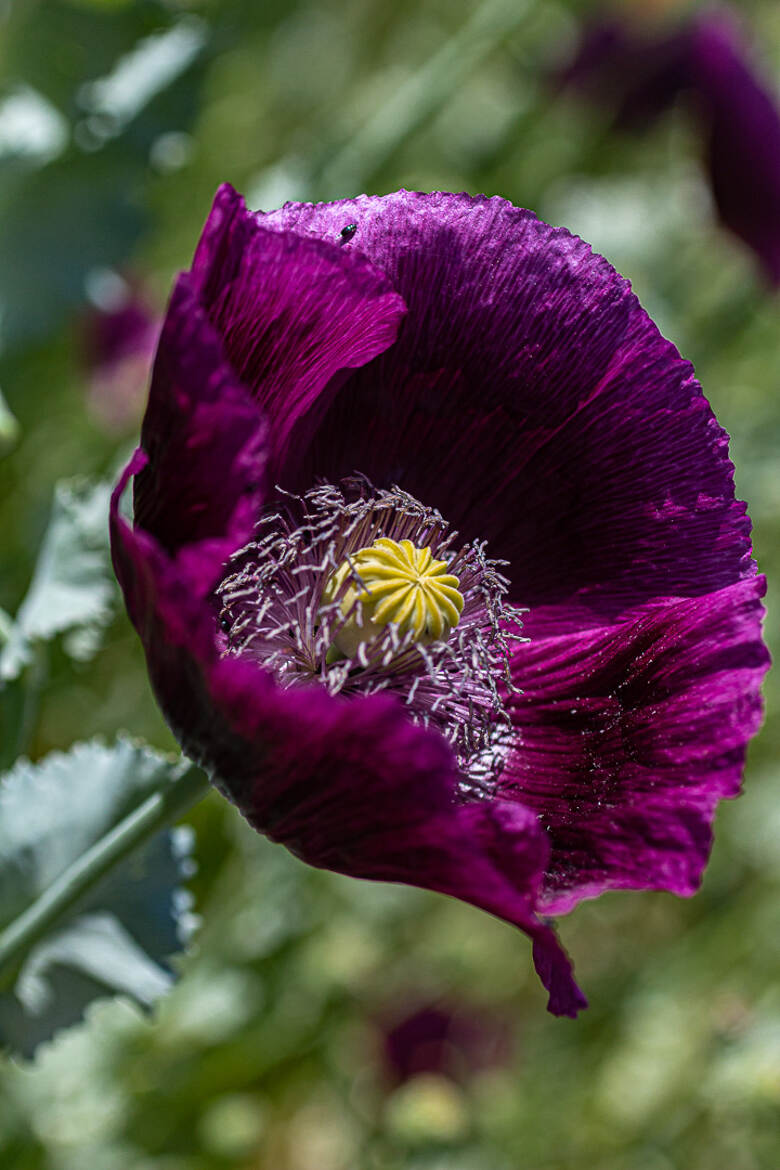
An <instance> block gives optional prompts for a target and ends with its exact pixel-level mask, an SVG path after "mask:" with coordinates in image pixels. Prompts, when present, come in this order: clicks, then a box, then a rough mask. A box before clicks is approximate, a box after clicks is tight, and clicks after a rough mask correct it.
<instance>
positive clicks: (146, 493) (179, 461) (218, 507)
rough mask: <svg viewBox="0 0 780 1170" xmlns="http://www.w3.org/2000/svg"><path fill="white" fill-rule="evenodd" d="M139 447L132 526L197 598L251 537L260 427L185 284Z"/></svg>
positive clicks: (183, 281) (168, 326)
mask: <svg viewBox="0 0 780 1170" xmlns="http://www.w3.org/2000/svg"><path fill="white" fill-rule="evenodd" d="M141 446H142V448H143V450H144V452H145V453H146V456H147V464H146V466H145V468H144V470H143V471H141V473H140V474H139V475H138V478H137V479H136V482H135V517H136V521H137V523H138V525H139V526H140V527H141V528H142V529H144V530H145V531H146V532H147V533H148V534H149V535H150V536H152V537H154V539H155V540H156V541H158V542H159V544H160V545H161V547H162V548H163V549H165V550H166V551H167V552H168V553H169V554H171V555H178V556H180V557H181V558H185V559H186V560H187V562H188V565H189V572H190V576H191V584H192V586H193V587H194V588H195V589H196V590H197V592H198V594H199V595H200V596H202V595H203V594H205V593H207V592H208V591H209V590H210V589H211V588H212V587H213V586H214V584H215V581H216V578H217V577H218V575H219V573H220V572H221V569H222V566H223V564H224V562H225V560H226V559H227V557H228V556H229V555H230V554H231V553H232V552H233V551H234V550H235V549H236V548H240V547H241V546H242V545H243V544H245V543H246V541H247V540H249V538H250V536H251V535H252V532H253V531H254V524H255V521H256V518H257V514H258V509H259V507H260V504H261V501H262V490H261V489H262V483H263V472H264V463H265V458H266V450H267V426H266V423H265V420H264V419H263V417H262V414H261V412H260V409H259V408H258V406H257V405H256V403H255V402H253V400H252V398H251V397H250V395H249V394H248V392H247V391H246V389H245V388H244V386H242V384H241V383H240V382H239V381H238V379H237V378H236V375H235V374H234V373H233V371H232V369H231V368H230V366H229V365H228V364H227V362H226V361H225V359H224V357H223V354H222V349H221V346H220V341H219V338H218V337H217V335H216V334H215V332H214V330H213V329H212V328H211V326H210V325H209V322H208V320H207V319H206V317H205V314H204V313H203V310H202V309H201V308H200V307H199V305H198V304H197V302H196V301H195V300H194V298H193V295H192V291H191V288H190V282H189V279H188V278H187V277H186V276H183V277H180V278H179V282H178V284H177V285H176V288H175V289H174V292H173V295H172V297H171V303H170V305H169V308H168V313H167V316H166V319H165V323H164V325H163V331H162V334H161V337H160V343H159V347H158V351H157V358H156V361H155V365H154V372H153V374H152V385H151V390H150V393H149V405H148V407H147V411H146V416H145V418H144V424H143V429H142V432H141Z"/></svg>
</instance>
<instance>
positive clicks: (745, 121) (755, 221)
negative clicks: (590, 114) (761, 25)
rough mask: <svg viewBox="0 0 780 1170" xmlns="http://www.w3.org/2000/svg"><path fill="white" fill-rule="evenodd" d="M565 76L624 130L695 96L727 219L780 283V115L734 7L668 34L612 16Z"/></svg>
mask: <svg viewBox="0 0 780 1170" xmlns="http://www.w3.org/2000/svg"><path fill="white" fill-rule="evenodd" d="M561 79H562V81H563V83H564V84H568V85H573V86H575V87H576V88H578V89H580V90H581V91H583V92H585V93H587V94H589V95H590V96H591V97H592V98H593V100H595V101H597V102H598V103H599V104H600V105H602V106H603V107H604V109H606V110H609V111H610V112H611V114H612V118H613V121H614V124H615V125H617V126H620V127H622V128H624V129H634V130H637V129H641V128H643V127H644V126H646V125H648V124H649V123H651V122H652V121H653V120H654V119H655V118H656V117H658V116H659V115H660V114H662V113H663V112H664V111H665V110H666V109H667V108H668V107H669V106H671V105H672V104H673V103H674V102H675V101H677V100H678V98H680V97H681V96H682V97H685V98H687V100H688V101H689V102H690V103H691V105H692V107H693V109H694V111H695V113H696V115H697V117H698V119H699V121H700V124H701V127H702V133H703V136H704V139H705V142H706V155H707V158H706V162H707V170H708V174H709V179H710V184H711V187H712V193H713V197H714V199H715V205H716V207H717V209H718V214H719V215H720V218H721V220H722V221H723V223H724V224H725V226H726V227H727V228H729V229H730V230H731V231H732V232H734V234H735V235H737V236H739V237H740V239H742V240H743V241H744V242H745V243H746V244H747V245H748V246H749V247H750V248H751V249H752V250H753V251H754V252H755V254H756V255H757V256H758V259H759V261H760V262H761V264H762V266H763V268H764V270H765V272H766V274H767V276H768V277H769V279H770V281H771V282H772V284H774V285H777V284H778V283H780V113H778V108H777V102H776V99H775V97H774V95H773V94H772V92H771V90H770V89H769V87H768V85H767V84H766V83H765V82H764V81H762V79H761V78H760V76H759V75H758V73H757V72H756V69H755V67H754V65H753V64H752V62H751V54H750V52H749V50H748V47H747V46H746V44H745V43H744V40H743V37H742V35H741V33H740V30H739V27H738V25H737V22H736V20H735V18H734V17H733V16H732V14H731V13H730V12H728V11H726V10H721V11H716V12H709V13H704V14H701V15H699V16H696V17H694V18H692V19H691V20H690V21H688V22H687V23H685V24H683V25H681V26H680V27H679V28H677V29H675V30H674V31H672V32H671V33H660V34H659V33H656V34H652V33H650V32H649V31H648V32H640V31H638V29H637V27H636V26H635V25H629V24H627V23H624V22H622V21H620V20H616V19H614V18H611V19H607V18H605V19H604V20H602V21H600V22H595V23H593V24H592V25H591V26H590V27H589V28H587V29H586V30H585V32H584V33H583V37H582V40H581V42H580V45H579V48H578V50H577V52H576V54H575V56H574V58H573V60H572V61H571V62H570V63H569V65H568V66H567V67H566V68H565V69H564V70H563V72H562V74H561Z"/></svg>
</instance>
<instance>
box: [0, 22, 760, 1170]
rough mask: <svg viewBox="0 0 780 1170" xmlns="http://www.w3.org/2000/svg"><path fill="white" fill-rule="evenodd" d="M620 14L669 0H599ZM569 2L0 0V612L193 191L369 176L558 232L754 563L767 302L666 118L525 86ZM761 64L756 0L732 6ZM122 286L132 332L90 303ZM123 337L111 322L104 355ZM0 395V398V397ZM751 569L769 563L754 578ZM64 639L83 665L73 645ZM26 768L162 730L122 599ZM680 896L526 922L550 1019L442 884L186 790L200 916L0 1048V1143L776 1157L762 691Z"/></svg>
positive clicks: (376, 186)
mask: <svg viewBox="0 0 780 1170" xmlns="http://www.w3.org/2000/svg"><path fill="white" fill-rule="evenodd" d="M620 8H621V12H623V13H624V14H625V13H626V12H628V11H629V10H631V15H632V17H633V18H635V19H637V20H667V21H670V22H672V23H674V22H675V21H678V20H681V19H684V18H685V16H686V14H688V13H689V12H690V10H691V8H692V6H691V5H690V4H684V3H677V4H675V3H669V2H667V3H665V4H662V3H660V2H658V0H657V2H656V3H651V2H650V0H645V3H640V2H639V0H637V2H636V3H633V4H631V3H629V2H628V0H625V2H624V3H623V4H622V5H621V6H620ZM593 11H594V5H592V4H584V3H576V2H574V0H571V2H569V0H485V2H484V3H483V4H481V5H479V4H475V3H472V2H467V0H394V3H392V4H391V3H388V2H387V0H346V2H345V0H263V2H254V0H212V2H209V0H202V2H200V3H198V2H191V3H187V2H184V0H182V2H179V3H175V2H173V0H171V2H168V3H164V2H162V0H67V2H66V0H19V2H18V3H13V2H11V3H9V2H8V0H6V2H5V3H2V4H0V184H1V186H0V304H1V306H2V321H1V327H0V328H1V332H2V353H1V354H0V362H1V363H2V369H1V378H2V391H3V393H4V395H5V400H6V401H7V404H8V407H9V408H10V410H11V412H12V415H13V417H14V418H15V420H16V424H14V422H13V420H12V417H11V416H10V415H9V414H8V413H7V412H6V411H5V408H4V407H3V408H2V409H0V443H1V444H2V448H3V458H2V459H0V531H1V532H2V540H1V541H0V606H2V607H3V608H4V609H6V610H7V611H9V612H14V610H15V609H16V607H17V605H18V604H19V601H20V600H21V598H22V597H23V596H24V593H25V591H26V588H27V585H28V583H29V579H30V575H31V573H32V571H33V566H34V564H35V559H36V550H37V548H38V545H39V542H40V539H41V535H42V533H43V531H44V529H45V525H46V521H47V516H48V512H49V508H50V504H51V499H52V492H53V488H54V484H55V482H56V481H57V480H58V479H60V478H62V477H64V476H72V475H74V474H84V475H94V476H110V475H112V474H113V473H114V471H115V469H116V467H117V466H118V464H119V462H120V461H121V459H122V457H123V456H124V455H125V454H126V452H127V451H128V450H129V448H130V445H131V444H132V441H133V435H134V432H135V429H136V428H137V425H138V420H139V417H140V412H141V410H142V406H143V395H144V385H145V369H146V366H147V363H148V354H149V349H150V346H151V344H152V342H153V335H154V321H155V318H156V316H157V315H158V314H159V313H160V312H161V311H162V309H163V307H164V304H165V299H166V295H167V292H168V290H169V288H170V285H171V282H172V278H173V275H174V274H175V272H176V271H177V270H178V269H180V268H183V267H186V266H187V265H188V263H189V259H190V257H191V254H192V250H193V247H194V244H195V242H196V239H197V236H198V234H199V230H200V227H201V225H202V222H203V220H204V218H205V216H206V214H207V211H208V208H209V205H210V201H211V198H212V196H213V193H214V190H215V189H216V187H217V185H218V184H219V183H220V182H221V181H223V180H225V179H228V180H230V181H231V182H232V183H233V184H234V185H235V186H236V187H237V188H238V189H239V190H240V191H242V192H244V193H246V195H247V198H248V201H249V203H250V206H253V207H264V208H270V207H273V206H277V205H279V204H280V203H281V202H283V201H284V200H286V199H295V198H313V199H328V198H334V197H338V196H340V195H346V194H352V193H354V192H356V191H360V190H366V191H368V192H384V191H387V190H393V189H395V188H398V187H401V186H405V187H409V188H417V189H422V190H432V189H445V190H462V189H465V190H467V191H470V192H478V191H484V192H487V193H489V194H501V195H504V196H506V197H507V198H509V199H511V200H512V201H513V202H514V203H516V204H520V205H523V206H527V207H530V208H533V209H534V210H535V211H536V212H537V213H538V214H539V215H540V216H541V217H542V218H544V219H546V220H548V221H549V222H551V223H555V224H564V225H566V226H568V227H570V228H571V229H573V230H574V231H576V232H578V233H579V234H581V235H583V236H584V237H585V238H586V239H588V240H589V241H590V242H591V243H593V245H594V246H595V247H596V248H597V249H598V250H599V251H601V252H603V253H604V254H605V255H606V256H607V257H608V258H609V259H610V260H611V261H612V263H613V264H614V265H615V266H616V267H617V268H618V269H619V270H620V271H621V272H622V273H624V274H625V275H626V276H627V277H629V278H630V279H631V280H632V281H633V284H634V287H635V289H636V291H637V293H638V294H639V297H640V299H641V300H642V302H643V303H644V305H645V307H646V308H647V309H648V310H649V311H650V312H651V314H652V315H653V316H654V318H655V319H656V321H657V322H658V323H659V325H660V327H661V329H662V331H663V332H664V333H665V334H666V336H668V337H670V338H671V339H672V340H674V342H675V343H676V344H677V345H678V347H679V348H680V350H681V351H682V353H683V354H684V355H685V356H687V357H689V358H691V359H692V360H693V361H694V363H695V365H696V368H697V372H698V374H699V377H700V379H701V381H702V383H703V385H704V388H705V392H706V393H707V395H708V397H709V398H710V400H711V402H712V403H713V406H714V407H715V410H716V412H717V414H718V417H719V419H720V421H721V422H722V423H723V425H724V426H725V427H726V429H727V430H728V431H729V432H730V434H731V435H732V455H733V458H734V461H735V464H736V467H737V487H738V493H739V495H740V496H741V497H743V498H745V499H747V500H748V502H749V507H750V512H751V515H752V517H753V520H754V523H755V545H756V551H757V555H758V558H759V560H760V563H761V565H762V567H763V568H764V570H765V571H766V572H767V574H768V575H769V577H770V592H769V619H768V637H769V640H770V643H774V645H775V646H776V645H777V636H778V618H777V615H778V612H780V607H779V606H778V600H779V599H778V593H777V589H778V585H777V584H776V582H778V581H780V549H779V548H778V535H779V534H780V448H779V447H778V442H779V441H780V384H779V383H780V330H779V329H778V303H777V298H776V296H775V294H774V293H773V291H772V290H771V288H770V287H769V286H768V285H767V283H766V282H765V280H764V278H763V277H762V274H761V272H760V270H759V268H758V266H757V264H756V261H755V258H754V257H753V256H752V255H751V254H750V253H749V252H748V251H747V250H746V249H745V248H744V247H743V246H742V245H741V244H740V243H739V241H737V240H735V239H734V238H733V237H731V236H730V235H729V234H727V233H726V232H725V231H724V230H723V229H722V228H721V227H719V226H718V223H717V219H716V214H715V211H714V208H713V205H712V201H711V196H710V194H709V191H708V186H707V182H706V176H705V172H704V170H703V168H702V162H701V159H702V151H703V146H702V141H701V137H700V134H699V132H698V130H697V127H696V125H695V124H694V122H693V121H692V120H691V118H690V117H689V115H688V113H687V112H686V111H685V110H684V109H683V108H679V109H672V110H670V111H669V112H668V113H667V114H666V115H665V116H664V117H663V118H662V119H660V120H659V121H658V122H657V123H656V124H655V125H653V126H652V127H649V128H647V129H646V130H645V131H643V132H642V133H629V132H620V131H617V130H615V129H614V127H611V125H610V118H609V116H608V112H607V111H605V110H604V109H601V108H597V107H596V106H594V105H592V104H589V103H588V102H587V101H586V100H584V98H583V97H582V95H581V94H579V93H572V92H560V89H559V88H557V87H556V85H555V84H554V83H553V81H552V78H554V76H555V73H556V70H557V69H558V68H559V67H560V65H561V64H562V63H563V62H565V60H566V58H567V56H568V55H569V54H570V53H571V52H572V50H573V47H574V44H575V42H576V38H577V31H578V27H579V23H580V21H581V20H582V18H583V17H585V16H587V15H592V14H593ZM739 11H740V15H741V16H742V17H743V19H744V21H745V25H746V28H747V30H748V36H749V39H750V41H751V42H752V44H753V47H754V52H755V61H756V64H757V67H758V68H760V70H761V71H762V75H763V77H764V78H765V80H766V81H767V82H768V83H769V84H770V85H775V86H778V87H780V8H778V6H777V4H776V2H775V0H752V2H748V0H743V3H741V4H740V6H739ZM116 310H123V311H126V313H127V315H128V316H127V318H126V322H125V323H127V321H128V320H129V321H130V322H131V323H132V322H135V324H134V325H132V327H130V326H128V327H127V329H124V330H122V329H120V330H119V334H120V337H121V338H125V341H126V338H127V337H128V336H131V337H132V338H134V341H133V342H132V343H128V344H127V345H125V341H122V342H121V343H120V344H118V345H116V344H114V343H113V341H112V336H113V335H112V333H111V324H110V323H109V324H106V321H105V319H104V318H101V317H100V313H101V312H102V313H103V314H105V313H107V312H108V311H116ZM123 347H124V348H123ZM0 402H2V400H0ZM773 581H774V582H775V584H774V585H773V584H772V582H773ZM82 657H83V656H82ZM42 669H43V670H44V673H43V676H42V678H41V684H40V703H39V706H38V707H37V709H36V710H35V711H32V712H27V716H26V724H25V728H24V742H23V743H21V744H20V746H22V747H24V749H25V750H26V751H27V752H28V754H29V755H30V756H31V757H32V758H37V757H39V756H41V755H42V754H44V753H45V752H47V751H49V750H51V749H52V748H59V747H67V746H68V745H69V744H70V743H72V742H73V741H74V740H76V739H84V738H87V737H90V736H93V735H96V734H102V735H104V736H106V737H107V738H111V737H113V736H114V734H115V732H116V730H117V729H118V728H125V729H127V730H129V731H130V732H132V733H134V734H137V735H141V736H143V737H145V738H146V739H147V740H148V741H149V742H150V743H152V744H154V745H157V746H160V747H162V748H169V747H172V746H173V742H172V740H171V737H170V734H169V732H168V731H167V729H166V728H165V726H164V724H163V722H162V720H161V718H160V716H159V714H158V712H157V710H156V707H155V705H154V702H153V699H152V697H151V694H150V690H149V686H148V683H147V680H146V674H145V670H144V666H143V662H142V657H141V653H140V650H139V647H138V645H137V644H136V639H135V635H134V634H133V632H132V630H131V629H130V626H129V623H128V621H127V620H126V618H125V617H124V615H123V614H122V613H121V612H120V611H117V616H116V617H115V619H114V620H113V622H112V624H111V625H110V626H109V628H108V629H107V630H106V631H105V634H104V638H103V644H102V647H101V649H100V651H99V652H98V653H97V654H96V655H95V656H94V657H92V658H91V660H89V661H88V662H79V661H78V659H77V658H76V659H74V658H73V656H72V655H69V654H66V653H65V652H63V651H60V650H57V649H55V650H54V651H53V652H52V653H51V654H50V655H48V658H47V661H46V663H45V667H44V668H42ZM766 695H767V710H768V717H767V723H766V726H765V729H764V731H763V733H762V735H761V736H760V738H759V740H758V741H757V742H756V743H755V744H754V746H753V748H752V750H751V754H750V764H749V770H748V775H747V782H746V794H745V796H744V797H743V798H742V799H740V800H739V801H738V802H736V803H732V804H729V805H728V806H726V807H724V808H723V809H722V810H721V812H720V813H719V815H718V820H717V841H716V847H715V851H714V856H713V860H712V863H711V865H710V868H709V869H708V871H707V875H706V878H705V881H704V886H703V889H702V891H701V893H700V894H699V895H698V897H696V898H695V899H694V900H692V901H680V900H677V899H675V898H673V897H672V896H670V895H665V894H654V893H647V894H627V893H614V894H609V895H606V896H604V897H602V898H601V899H599V901H598V902H596V903H591V904H586V905H584V906H582V907H581V908H580V909H578V910H577V911H576V912H575V913H574V914H573V915H572V916H571V918H569V919H566V920H564V921H562V923H561V934H562V937H563V940H564V942H565V943H566V945H567V947H568V948H569V950H570V952H571V953H572V955H573V956H574V957H575V960H576V966H577V973H578V976H579V979H580V982H581V984H582V986H583V987H585V988H586V990H587V993H588V995H589V997H590V1000H591V1007H590V1009H589V1011H587V1012H586V1013H585V1014H584V1015H583V1016H582V1017H581V1018H580V1019H579V1020H578V1021H576V1022H572V1021H569V1020H556V1019H554V1018H552V1017H551V1016H549V1015H547V1014H546V1012H545V1010H544V995H543V993H542V990H541V988H540V987H539V986H538V983H537V981H536V979H535V977H534V975H533V973H532V970H531V964H530V948H529V946H528V943H527V940H526V939H525V938H524V937H522V936H521V935H519V934H518V933H516V932H515V931H513V930H512V929H511V928H509V927H507V926H505V925H503V924H500V923H498V922H497V921H494V920H492V919H491V918H489V917H488V916H486V915H484V914H481V913H479V912H478V911H476V910H474V909H472V908H471V907H468V906H464V905H461V904H458V903H456V902H454V901H450V900H448V899H445V898H443V897H439V896H436V895H433V894H427V893H424V892H421V891H417V890H411V889H404V888H395V887H382V886H372V885H370V884H367V883H361V882H357V881H352V880H349V879H346V878H341V877H337V876H334V875H331V874H325V873H320V872H315V871H312V870H310V869H307V868H306V867H304V866H303V865H302V864H301V863H299V862H297V861H296V860H295V859H294V858H293V857H292V856H290V855H289V854H287V853H286V852H285V851H284V850H283V849H281V848H279V847H275V846H272V845H270V844H269V843H268V842H266V841H264V840H262V839H261V838H259V837H257V836H255V835H254V834H252V833H251V832H250V831H248V830H247V829H246V828H245V826H244V825H243V823H242V822H241V821H240V818H239V817H238V816H237V814H236V813H235V812H234V810H232V809H231V808H229V807H228V806H227V805H226V804H224V802H222V801H221V800H220V799H219V798H218V797H216V796H211V797H209V798H208V799H207V800H206V801H205V802H204V803H203V804H202V805H200V806H199V807H198V808H197V809H196V810H195V811H194V812H193V814H192V815H191V816H190V817H189V818H188V820H189V822H190V823H191V824H192V825H193V826H194V829H195V832H196V835H197V845H196V855H197V859H198V871H197V873H196V874H195V875H194V876H193V877H192V879H191V881H190V888H191V890H192V892H193V894H194V897H195V905H196V908H197V911H198V913H199V915H201V916H202V924H201V927H200V929H199V931H198V933H197V934H196V936H195V940H194V943H193V945H192V947H191V950H190V953H189V954H188V955H187V956H186V957H184V958H183V959H182V960H181V962H180V963H179V967H180V970H181V975H182V977H181V980H180V982H179V983H178V985H177V986H176V988H175V989H174V991H173V992H172V994H171V995H170V996H169V997H168V998H167V999H166V1000H165V1001H164V1002H163V1003H162V1004H161V1006H160V1007H159V1008H158V1009H157V1010H156V1011H155V1013H154V1014H153V1015H152V1016H144V1015H143V1014H142V1013H141V1012H140V1011H139V1010H138V1009H136V1008H135V1007H132V1006H131V1005H130V1004H128V1003H124V1002H122V1001H116V1000H115V1001H110V1002H109V1001H105V1002H102V1003H100V1004H97V1005H96V1006H94V1007H93V1008H92V1009H90V1012H89V1017H88V1020H87V1021H86V1023H85V1024H83V1025H81V1026H79V1027H77V1028H75V1029H73V1030H71V1031H70V1032H68V1033H65V1034H61V1035H60V1036H58V1037H57V1039H56V1040H55V1041H54V1042H53V1043H51V1044H50V1045H46V1046H45V1047H44V1048H42V1049H40V1050H39V1052H38V1056H37V1059H36V1061H35V1062H34V1063H33V1064H30V1063H24V1062H14V1061H11V1060H10V1059H3V1060H0V1164H2V1166H3V1167H8V1170H44V1168H45V1170H85V1168H89V1170H227V1168H229V1167H230V1168H233V1167H235V1168H240V1170H250V1168H251V1170H363V1168H366V1170H401V1168H403V1170H575V1168H576V1170H580V1168H584V1167H596V1168H598V1170H720V1168H723V1170H726V1168H728V1170H776V1167H777V1166H778V1165H780V986H779V985H778V975H779V974H780V913H779V911H778V887H779V879H780V780H779V777H778V771H779V766H778V747H780V744H779V743H778V740H779V738H780V717H779V716H780V710H779V708H778V698H779V697H780V696H779V695H778V684H777V682H776V681H775V680H774V679H773V677H772V676H771V675H770V677H769V680H768V683H767V689H766Z"/></svg>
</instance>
